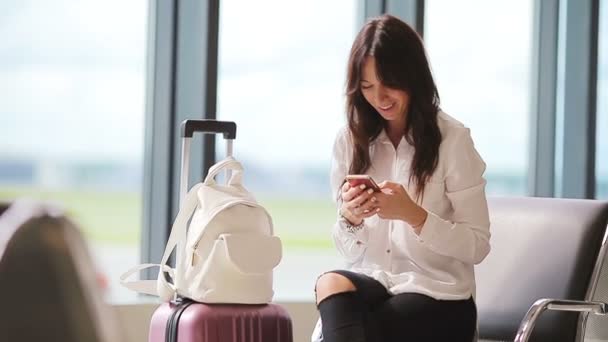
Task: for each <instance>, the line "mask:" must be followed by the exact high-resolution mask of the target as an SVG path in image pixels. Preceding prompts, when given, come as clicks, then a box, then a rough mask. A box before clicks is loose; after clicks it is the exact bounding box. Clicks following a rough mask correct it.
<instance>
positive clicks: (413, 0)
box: [385, 0, 424, 37]
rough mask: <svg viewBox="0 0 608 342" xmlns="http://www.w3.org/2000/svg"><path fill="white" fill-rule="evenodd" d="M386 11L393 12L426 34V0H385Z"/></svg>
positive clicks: (419, 32)
mask: <svg viewBox="0 0 608 342" xmlns="http://www.w3.org/2000/svg"><path fill="white" fill-rule="evenodd" d="M385 1H386V7H385V9H386V13H388V14H392V15H394V16H396V17H398V18H400V19H401V20H403V21H405V22H406V23H408V24H409V25H411V26H412V27H413V28H415V29H416V31H417V32H418V34H420V36H421V37H422V36H424V0H385Z"/></svg>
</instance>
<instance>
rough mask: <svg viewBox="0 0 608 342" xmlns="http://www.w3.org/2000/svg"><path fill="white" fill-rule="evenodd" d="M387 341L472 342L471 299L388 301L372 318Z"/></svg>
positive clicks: (405, 296)
mask: <svg viewBox="0 0 608 342" xmlns="http://www.w3.org/2000/svg"><path fill="white" fill-rule="evenodd" d="M372 316H373V319H374V320H375V321H376V323H375V324H377V325H378V327H379V329H380V330H381V331H382V332H383V335H384V338H385V340H386V341H395V342H397V341H399V342H405V341H451V342H460V341H462V342H471V341H473V337H474V335H475V329H476V326H477V309H476V307H475V303H474V302H473V299H468V300H436V299H433V298H431V297H429V296H425V295H422V294H417V293H402V294H398V295H395V296H392V297H390V298H389V299H388V300H386V301H385V302H384V303H383V304H382V305H380V306H379V307H378V308H377V309H376V310H375V311H374V312H373V314H372Z"/></svg>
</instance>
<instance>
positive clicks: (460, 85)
mask: <svg viewBox="0 0 608 342" xmlns="http://www.w3.org/2000/svg"><path fill="white" fill-rule="evenodd" d="M425 11H426V13H425V27H424V35H425V37H424V38H425V41H426V44H427V45H426V46H427V49H428V54H429V58H430V60H431V64H432V67H433V72H434V75H435V81H436V82H437V87H438V88H439V95H440V96H441V107H442V109H443V110H444V111H445V112H446V113H448V114H449V115H451V116H453V117H455V118H456V119H458V120H460V121H461V122H463V123H464V124H465V125H466V126H468V127H470V128H471V134H472V135H473V139H474V141H475V146H476V147H477V149H478V151H479V153H480V154H481V155H482V157H483V158H484V160H485V161H486V164H487V166H488V167H487V170H486V179H487V180H488V186H487V192H488V193H489V194H525V193H526V182H527V177H528V174H527V172H528V171H527V170H528V156H529V153H528V149H529V146H528V144H529V142H528V135H529V107H530V61H531V44H532V43H531V38H532V13H533V2H532V1H528V0H517V1H483V0H463V1H450V0H428V1H426V2H425ZM514 23H516V24H514Z"/></svg>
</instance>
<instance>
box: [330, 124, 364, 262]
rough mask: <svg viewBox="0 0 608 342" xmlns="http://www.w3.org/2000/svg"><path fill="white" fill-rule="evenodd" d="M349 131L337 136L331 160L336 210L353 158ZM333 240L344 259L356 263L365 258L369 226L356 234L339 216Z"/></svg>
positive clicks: (341, 132)
mask: <svg viewBox="0 0 608 342" xmlns="http://www.w3.org/2000/svg"><path fill="white" fill-rule="evenodd" d="M350 150H351V148H349V139H348V131H347V130H346V129H342V130H341V131H340V132H339V133H338V135H337V136H336V140H335V142H334V147H333V153H332V160H331V177H330V183H331V188H332V197H333V199H334V203H335V204H336V208H337V209H338V210H340V206H341V204H342V203H341V200H340V189H341V187H342V184H343V182H344V178H345V177H346V174H347V173H348V164H349V162H348V160H349V159H350V158H351V156H350V154H349V151H350ZM332 238H333V241H334V244H335V246H336V249H337V250H338V252H339V253H340V255H342V257H343V258H344V259H345V260H346V261H347V262H350V263H353V262H356V261H357V260H358V259H359V258H361V257H362V256H363V254H364V253H365V250H366V249H367V245H366V244H367V241H368V229H367V226H365V225H364V227H363V228H362V229H360V230H358V231H356V232H354V233H352V232H349V231H348V230H347V228H346V224H345V222H344V221H343V220H341V219H340V216H339V214H338V215H337V220H336V222H335V224H334V226H333V228H332Z"/></svg>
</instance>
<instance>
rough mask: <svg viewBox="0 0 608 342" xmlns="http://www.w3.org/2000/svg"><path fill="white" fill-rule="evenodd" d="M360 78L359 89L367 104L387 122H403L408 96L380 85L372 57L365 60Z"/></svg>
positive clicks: (408, 102)
mask: <svg viewBox="0 0 608 342" xmlns="http://www.w3.org/2000/svg"><path fill="white" fill-rule="evenodd" d="M362 76H363V77H362V80H361V84H360V87H361V92H362V93H363V96H364V97H365V99H366V100H367V102H369V104H370V105H372V107H374V108H375V109H376V110H377V111H378V113H380V115H381V116H382V117H383V118H384V119H385V120H387V121H395V120H397V121H400V120H404V118H405V113H407V110H408V107H409V105H410V96H409V94H408V93H407V92H405V91H403V90H400V89H393V88H388V87H386V86H385V85H383V84H382V83H380V81H379V80H378V77H377V76H378V74H377V73H376V59H375V58H374V57H373V56H368V57H366V58H365V61H364V62H363V75H362Z"/></svg>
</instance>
